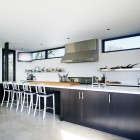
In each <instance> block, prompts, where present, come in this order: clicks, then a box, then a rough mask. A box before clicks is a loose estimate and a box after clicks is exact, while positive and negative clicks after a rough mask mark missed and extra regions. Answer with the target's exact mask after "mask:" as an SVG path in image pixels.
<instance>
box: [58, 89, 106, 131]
mask: <svg viewBox="0 0 140 140" xmlns="http://www.w3.org/2000/svg"><path fill="white" fill-rule="evenodd" d="M108 107H109V106H108V94H105V93H102V92H96V91H81V90H72V89H62V90H61V118H62V119H64V120H66V121H69V122H73V123H77V124H82V125H84V126H88V127H92V128H97V129H99V128H102V130H103V129H105V126H106V125H105V122H106V119H108ZM102 120H104V122H103V121H102Z"/></svg>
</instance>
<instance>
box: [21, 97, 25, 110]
mask: <svg viewBox="0 0 140 140" xmlns="http://www.w3.org/2000/svg"><path fill="white" fill-rule="evenodd" d="M24 103H25V94H24V96H23V102H22V107H21V112H22V111H23V107H24Z"/></svg>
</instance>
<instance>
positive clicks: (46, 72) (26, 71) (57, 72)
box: [25, 71, 65, 73]
mask: <svg viewBox="0 0 140 140" xmlns="http://www.w3.org/2000/svg"><path fill="white" fill-rule="evenodd" d="M25 72H26V73H64V72H65V71H61V72H59V71H50V72H49V71H40V72H39V71H25Z"/></svg>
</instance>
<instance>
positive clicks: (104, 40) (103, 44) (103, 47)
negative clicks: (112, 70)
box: [102, 33, 140, 53]
mask: <svg viewBox="0 0 140 140" xmlns="http://www.w3.org/2000/svg"><path fill="white" fill-rule="evenodd" d="M137 36H140V33H138V34H132V35H127V36H120V37H114V38H109V39H103V40H102V53H110V52H119V51H129V50H137V49H140V48H132V49H122V50H114V51H105V42H106V41H112V40H117V39H123V38H131V37H137Z"/></svg>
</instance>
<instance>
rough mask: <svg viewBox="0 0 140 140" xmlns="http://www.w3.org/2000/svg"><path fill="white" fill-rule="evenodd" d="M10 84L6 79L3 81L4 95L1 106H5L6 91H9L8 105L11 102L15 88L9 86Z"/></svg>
mask: <svg viewBox="0 0 140 140" xmlns="http://www.w3.org/2000/svg"><path fill="white" fill-rule="evenodd" d="M9 85H10V83H9V82H6V81H5V82H3V89H4V95H3V99H2V103H1V106H3V102H4V99H5V93H8V100H7V101H6V102H7V105H6V107H8V104H9V101H10V97H11V98H12V93H13V90H11V89H10V88H9Z"/></svg>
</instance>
